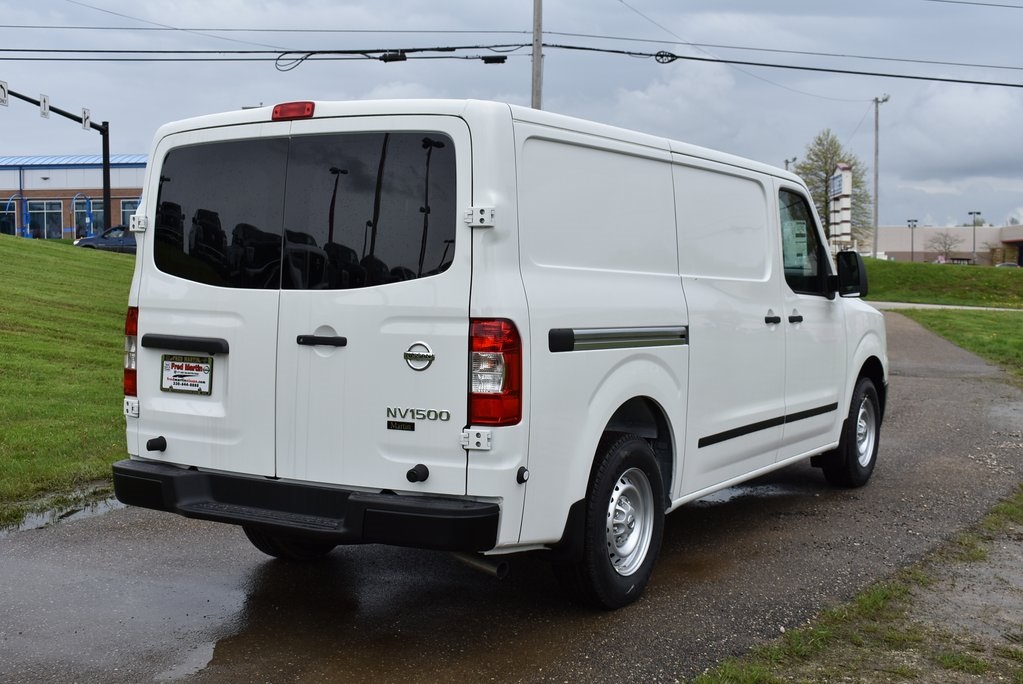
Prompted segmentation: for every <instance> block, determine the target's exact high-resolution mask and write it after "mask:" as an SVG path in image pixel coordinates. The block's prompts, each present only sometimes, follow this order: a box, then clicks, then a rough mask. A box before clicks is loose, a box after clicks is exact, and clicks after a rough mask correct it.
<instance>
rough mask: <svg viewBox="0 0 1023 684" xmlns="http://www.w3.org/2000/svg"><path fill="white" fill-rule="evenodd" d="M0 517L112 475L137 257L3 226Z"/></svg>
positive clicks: (12, 517) (119, 439) (10, 517)
mask: <svg viewBox="0 0 1023 684" xmlns="http://www.w3.org/2000/svg"><path fill="white" fill-rule="evenodd" d="M0 263H2V264H3V266H2V268H0V288H2V291H3V297H2V298H0V359H2V363H0V425H3V430H2V431H0V465H2V467H3V473H4V476H3V477H2V478H0V524H2V523H9V522H16V521H17V520H20V518H21V515H22V514H23V513H24V512H25V511H26V510H29V509H31V508H32V507H33V503H34V500H36V499H38V498H39V497H41V496H43V495H47V494H52V493H63V494H67V493H69V492H73V491H75V490H77V489H80V488H82V487H83V486H85V485H88V484H90V483H93V482H96V481H98V480H102V481H106V480H109V477H110V464H111V463H112V462H113V461H114V460H116V459H117V458H119V457H120V456H121V454H123V453H124V443H123V442H124V418H123V415H122V412H121V402H122V390H121V374H122V370H121V369H122V365H123V353H124V352H123V344H124V312H125V309H126V308H127V302H128V288H129V285H130V283H131V273H132V269H133V268H134V260H133V259H132V258H131V257H130V256H126V255H122V254H107V253H104V252H97V251H95V250H85V249H76V248H73V247H70V246H68V245H67V244H61V243H60V242H58V241H52V242H51V241H44V240H25V239H22V238H15V237H12V236H7V235H0Z"/></svg>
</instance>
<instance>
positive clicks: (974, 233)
mask: <svg viewBox="0 0 1023 684" xmlns="http://www.w3.org/2000/svg"><path fill="white" fill-rule="evenodd" d="M966 213H967V214H969V215H970V217H971V218H972V219H973V263H974V265H976V264H977V217H978V216H980V212H979V211H968V212H966Z"/></svg>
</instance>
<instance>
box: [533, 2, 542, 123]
mask: <svg viewBox="0 0 1023 684" xmlns="http://www.w3.org/2000/svg"><path fill="white" fill-rule="evenodd" d="M532 90H533V97H532V105H531V106H532V107H533V109H542V108H543V107H541V99H542V96H543V0H533V89H532Z"/></svg>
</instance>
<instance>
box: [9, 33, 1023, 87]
mask: <svg viewBox="0 0 1023 684" xmlns="http://www.w3.org/2000/svg"><path fill="white" fill-rule="evenodd" d="M526 47H529V44H528V43H498V44H491V45H486V44H481V45H456V46H442V47H410V48H398V49H394V48H386V49H380V48H374V49H352V50H285V51H269V50H94V49H61V50H32V49H28V48H13V49H12V48H0V54H2V53H7V54H10V53H14V54H19V55H21V54H27V53H44V54H47V55H61V56H58V57H53V56H39V55H35V54H31V56H16V57H8V56H0V61H81V62H86V61H107V62H152V61H162V62H190V61H206V62H217V61H271V60H272V61H275V62H276V64H277V68H278V69H280V70H281V71H290V70H291V69H294V68H296V67H298V66H299V65H301V64H302V63H304V62H306V61H309V60H323V59H326V60H338V59H376V60H380V61H384V62H393V61H406V60H409V59H481V60H483V61H498V60H497V59H496V58H495V59H491V60H488V59H487V57H486V56H483V55H469V56H467V55H458V54H454V53H457V52H465V51H486V52H491V53H494V54H495V55H498V56H499V57H501V58H504V57H507V56H508V55H509V54H510V53H513V52H515V51H517V50H521V49H523V48H526ZM543 47H544V48H550V49H553V50H570V51H576V52H591V53H599V54H608V55H619V56H627V57H639V58H652V59H654V60H656V61H657V62H658V63H659V64H670V63H672V62H675V61H678V60H683V61H692V62H703V63H711V64H728V65H733V66H746V67H759V68H766V69H785V70H789V71H807V72H815V73H828V74H842V75H849V76H870V77H875V78H894V79H903V80H913V81H930V82H936V83H952V84H960V85H981V86H993V87H1002V88H1023V83H1010V82H1000V81H982V80H978V79H965V78H946V77H939V76H919V75H914V74H900V73H891V72H877V71H862V70H856V69H835V68H830V67H815V66H803V65H796V64H776V63H772V62H753V61H748V60H735V59H723V58H720V57H696V56H693V55H677V54H674V53H672V52H668V51H665V50H661V51H658V52H641V51H637V50H620V49H613V48H598V47H592V46H586V45H567V44H562V43H544V44H543ZM138 55H141V56H138ZM502 61H503V60H502Z"/></svg>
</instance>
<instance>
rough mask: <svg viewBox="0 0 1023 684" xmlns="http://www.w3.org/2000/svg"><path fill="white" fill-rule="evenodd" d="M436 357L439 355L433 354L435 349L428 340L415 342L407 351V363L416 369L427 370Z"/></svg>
mask: <svg viewBox="0 0 1023 684" xmlns="http://www.w3.org/2000/svg"><path fill="white" fill-rule="evenodd" d="M435 358H437V357H435V356H434V355H433V350H432V349H430V345H428V344H427V343H426V342H413V343H412V346H410V347H409V348H408V351H406V352H405V363H407V364H408V367H409V368H411V369H412V370H414V371H424V370H426V369H427V368H429V367H430V364H432V363H433V360H434V359H435Z"/></svg>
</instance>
